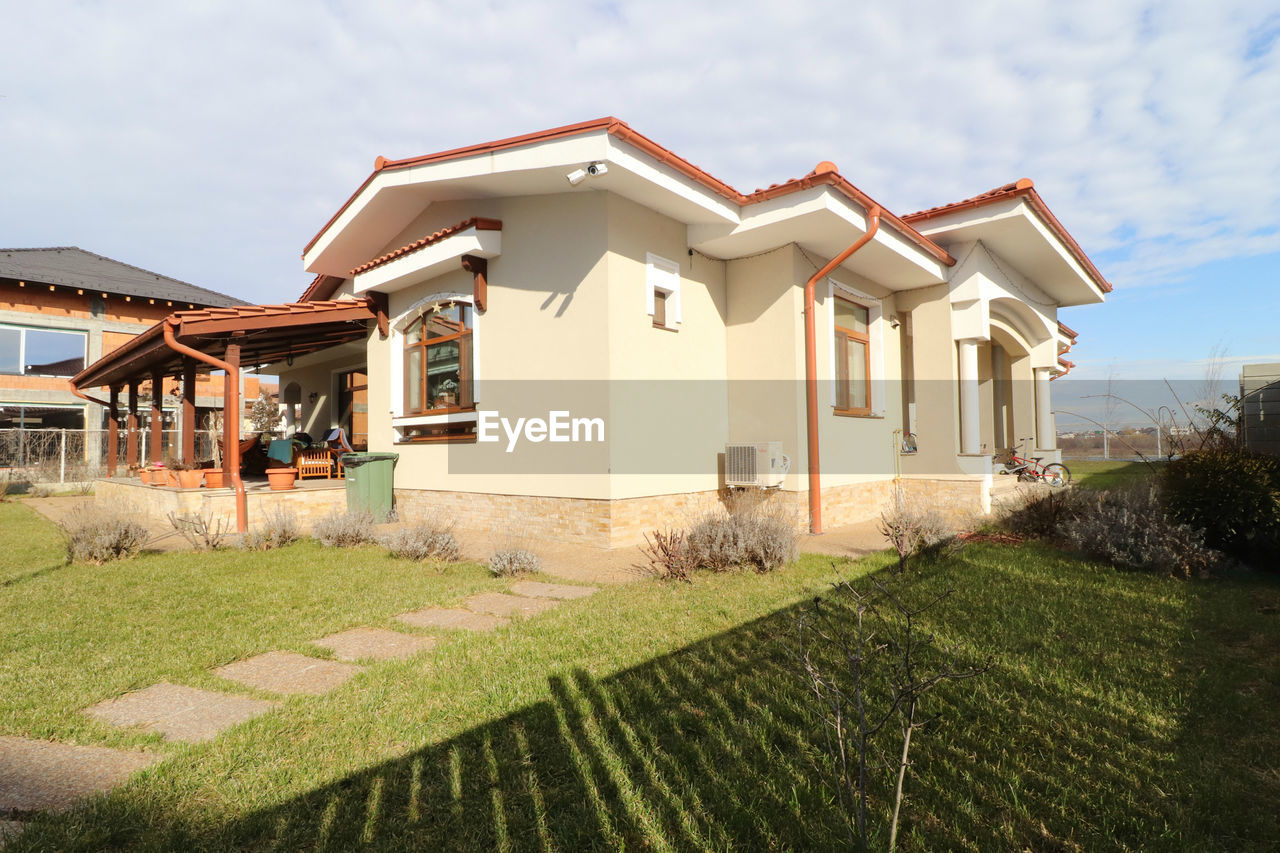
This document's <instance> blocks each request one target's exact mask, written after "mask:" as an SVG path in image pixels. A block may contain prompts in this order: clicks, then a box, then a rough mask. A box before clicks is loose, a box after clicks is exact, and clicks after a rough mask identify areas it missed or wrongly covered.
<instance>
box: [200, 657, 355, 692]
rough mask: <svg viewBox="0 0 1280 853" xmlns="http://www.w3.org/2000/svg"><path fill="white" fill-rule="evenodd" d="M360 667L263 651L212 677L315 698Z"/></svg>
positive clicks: (225, 668)
mask: <svg viewBox="0 0 1280 853" xmlns="http://www.w3.org/2000/svg"><path fill="white" fill-rule="evenodd" d="M362 669H364V667H361V666H356V665H355V664H350V663H338V662H337V661H332V660H321V659H320V658H313V657H307V656H306V655H300V654H295V653H294V652H267V653H266V654H262V655H257V656H256V657H251V658H245V659H244V660H238V661H236V662H235V663H229V664H227V665H226V666H220V667H218V668H217V669H215V670H214V674H216V675H220V676H222V677H223V678H226V679H229V680H231V681H235V682H238V683H240V684H246V685H248V686H249V687H256V688H258V689H259V690H266V691H269V692H271V693H289V694H296V693H306V694H309V695H312V696H319V695H320V694H321V693H328V692H329V691H330V690H332V689H333V688H335V687H338V686H339V685H341V684H344V683H346V681H347V680H348V679H350V678H351V677H352V676H354V675H355V674H356V673H357V672H360V671H361V670H362Z"/></svg>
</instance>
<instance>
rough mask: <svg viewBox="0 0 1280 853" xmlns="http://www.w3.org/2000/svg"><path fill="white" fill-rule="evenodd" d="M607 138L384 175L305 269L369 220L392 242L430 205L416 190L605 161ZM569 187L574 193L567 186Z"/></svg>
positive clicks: (312, 253)
mask: <svg viewBox="0 0 1280 853" xmlns="http://www.w3.org/2000/svg"><path fill="white" fill-rule="evenodd" d="M607 137H608V133H606V132H605V131H603V130H602V131H599V132H597V133H590V134H583V135H580V136H572V137H566V138H564V139H553V140H548V141H545V142H536V143H530V144H529V145H522V146H519V147H517V148H509V149H504V150H500V151H489V152H483V153H479V154H474V155H472V156H469V157H458V158H452V159H448V160H441V161H439V162H435V163H423V164H421V165H418V166H407V167H404V168H399V169H388V170H386V171H382V172H379V173H378V174H377V175H375V176H374V178H373V180H372V181H370V182H369V185H368V186H366V187H365V188H364V189H363V190H361V191H360V193H359V194H358V195H356V197H355V198H353V199H352V200H351V203H350V204H348V205H347V207H346V209H345V210H343V211H342V213H341V214H340V215H339V216H338V218H337V219H336V220H334V222H333V224H331V225H330V226H329V227H328V228H326V229H325V231H324V233H323V234H321V235H320V238H319V239H318V240H316V242H315V245H313V246H312V247H311V249H310V250H308V251H307V253H306V254H305V255H303V264H304V266H305V267H306V268H307V269H308V270H312V271H315V270H313V269H312V268H313V266H315V265H316V264H317V262H319V261H320V259H321V257H322V256H323V255H324V254H325V253H326V252H327V251H328V250H329V249H330V248H332V247H333V245H334V243H336V242H338V241H339V240H341V237H342V234H343V232H345V231H346V230H347V229H348V228H351V227H352V226H353V225H356V224H358V221H359V220H362V219H364V218H366V217H376V218H377V219H379V220H380V221H379V222H378V223H377V227H378V231H379V232H380V233H381V234H384V235H385V239H390V238H391V236H393V235H394V234H396V233H398V232H399V231H400V230H401V229H402V228H403V227H404V226H405V225H406V224H408V223H409V222H410V221H412V220H413V218H414V217H415V216H417V215H418V214H420V213H421V212H422V211H423V209H424V208H426V207H427V206H428V205H429V204H430V201H429V196H428V195H418V194H416V193H413V192H406V190H407V189H408V188H410V187H414V186H421V187H427V186H429V185H431V184H437V183H442V182H445V181H458V180H466V179H468V178H477V177H485V176H492V175H499V174H502V173H506V172H517V171H530V170H536V169H548V168H565V169H566V170H567V169H570V168H573V167H575V166H577V165H579V164H581V163H589V162H593V161H595V160H601V159H603V158H604V156H605V155H606V154H607V153H608V144H607V141H606V140H607ZM565 186H566V187H568V183H567V182H566V183H565Z"/></svg>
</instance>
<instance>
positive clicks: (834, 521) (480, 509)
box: [395, 477, 990, 548]
mask: <svg viewBox="0 0 1280 853" xmlns="http://www.w3.org/2000/svg"><path fill="white" fill-rule="evenodd" d="M901 483H902V488H903V491H904V493H905V494H906V496H907V497H908V499H909V500H912V501H916V502H919V503H921V504H925V505H927V506H929V507H931V508H933V509H937V510H939V511H941V512H942V513H943V514H944V515H945V516H946V517H947V518H948V520H950V521H952V522H953V523H956V524H963V523H964V522H966V521H968V520H969V519H971V518H973V517H974V516H976V515H984V514H986V512H988V511H989V508H990V498H989V496H988V491H989V486H988V485H987V484H986V482H985V479H984V478H982V477H955V478H950V479H922V478H910V477H904V478H902V480H901ZM822 492H823V501H822V513H823V517H822V520H823V526H824V527H828V528H830V527H840V526H843V525H846V524H856V523H858V522H862V521H869V520H871V519H874V518H878V517H879V516H880V513H881V512H882V511H883V510H884V509H885V508H886V507H887V506H888V505H889V503H890V501H891V500H892V498H893V493H894V481H893V480H892V479H885V480H875V481H870V482H865V483H856V484H850V485H842V486H831V487H827V488H824V489H823V490H822ZM395 499H396V511H397V512H398V514H399V516H400V518H401V519H405V520H411V519H413V518H415V517H422V516H425V515H437V516H439V517H441V518H444V519H447V520H449V521H452V522H453V523H455V524H457V525H458V526H459V527H461V528H464V529H468V530H474V531H477V532H483V533H486V534H490V535H496V536H499V537H500V536H501V535H503V534H504V533H506V534H509V535H510V536H511V537H512V539H513V540H523V539H527V538H530V537H532V538H534V539H538V538H546V539H548V540H551V541H556V542H571V543H574V544H580V545H591V546H594V547H597V548H622V547H627V546H630V545H638V544H641V543H643V542H644V536H645V534H646V533H649V532H651V531H653V530H655V529H665V528H668V527H688V526H689V525H690V524H691V523H692V522H693V521H694V520H696V519H697V518H698V517H699V516H701V515H703V514H704V513H706V512H708V511H711V510H713V509H716V508H718V507H721V506H723V500H722V496H721V493H719V492H689V493H683V494H674V495H654V496H651V497H641V498H624V499H620V500H612V501H610V500H595V499H588V498H553V497H534V496H529V495H499V494H484V493H475V492H443V491H429V490H424V489H396V492H395ZM768 500H769V501H770V502H775V503H778V504H781V505H782V506H783V507H784V509H785V511H786V512H787V513H788V514H789V515H791V516H792V517H793V518H794V519H795V524H796V528H797V529H798V530H800V531H806V530H808V523H809V496H808V492H807V491H806V492H786V491H773V492H769V493H768Z"/></svg>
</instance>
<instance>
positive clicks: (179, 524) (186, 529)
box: [169, 509, 230, 551]
mask: <svg viewBox="0 0 1280 853" xmlns="http://www.w3.org/2000/svg"><path fill="white" fill-rule="evenodd" d="M169 524H170V525H171V526H172V527H173V529H174V530H176V531H178V533H179V534H181V535H182V538H183V539H186V540H187V541H188V542H190V543H191V547H193V548H195V549H196V550H198V551H199V550H203V551H213V550H215V549H217V548H218V546H220V545H221V544H222V540H223V539H224V538H226V535H227V532H228V531H229V530H230V525H229V524H228V523H227V520H226V519H225V518H223V517H222V516H216V517H215V516H214V514H213V510H209V509H206V510H205V511H204V512H202V513H199V514H196V513H188V514H186V515H174V514H173V513H169Z"/></svg>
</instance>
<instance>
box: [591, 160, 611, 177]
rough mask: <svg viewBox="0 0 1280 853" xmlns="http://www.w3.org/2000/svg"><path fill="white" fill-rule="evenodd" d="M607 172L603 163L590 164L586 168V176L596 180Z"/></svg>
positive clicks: (606, 167) (607, 169)
mask: <svg viewBox="0 0 1280 853" xmlns="http://www.w3.org/2000/svg"><path fill="white" fill-rule="evenodd" d="M608 171H609V167H608V166H606V165H605V164H604V163H592V164H591V165H590V166H588V167H587V174H588V175H590V176H591V177H593V178H598V177H600V176H601V175H603V174H605V173H606V172H608Z"/></svg>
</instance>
